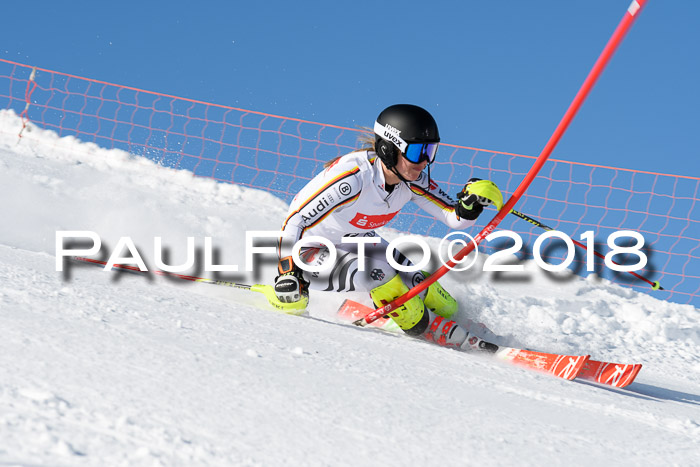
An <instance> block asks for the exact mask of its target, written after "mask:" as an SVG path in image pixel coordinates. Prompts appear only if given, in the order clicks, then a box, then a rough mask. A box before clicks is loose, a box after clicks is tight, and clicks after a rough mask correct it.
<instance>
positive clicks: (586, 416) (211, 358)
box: [0, 111, 700, 466]
mask: <svg viewBox="0 0 700 467" xmlns="http://www.w3.org/2000/svg"><path fill="white" fill-rule="evenodd" d="M20 127H21V122H20V121H19V119H18V118H17V117H16V116H15V115H14V114H12V113H10V112H7V111H2V112H0V187H1V188H0V189H1V193H2V201H3V202H2V204H1V205H0V219H2V222H1V223H0V464H2V465H95V466H97V465H100V466H101V465H532V466H540V465H630V466H632V465H634V466H636V465H666V464H670V465H700V331H699V326H698V316H699V315H698V310H697V309H696V308H694V307H692V306H690V305H679V304H674V303H668V302H664V301H660V300H657V299H655V298H653V297H652V296H651V295H646V294H641V293H638V292H636V291H633V290H631V289H627V288H623V287H620V286H618V285H615V284H611V283H609V282H608V281H605V280H600V279H596V278H594V277H590V278H589V279H586V280H584V279H581V278H579V277H576V276H573V277H569V276H566V275H564V276H563V277H558V278H551V277H549V276H546V275H544V274H542V273H541V272H540V271H538V270H537V268H535V267H533V266H532V265H530V264H528V265H527V272H526V273H520V274H517V275H511V274H505V273H502V274H500V275H496V274H494V273H484V272H480V271H479V268H478V267H475V268H472V269H470V270H469V271H467V272H462V273H457V272H454V273H449V274H447V275H446V276H445V277H444V278H443V279H442V280H441V283H442V284H443V285H444V287H445V288H446V289H447V290H449V291H450V292H451V293H452V294H453V295H454V296H455V297H456V298H457V300H458V301H459V303H460V312H459V315H458V321H460V322H461V323H463V324H465V325H467V324H469V323H470V320H471V321H474V322H483V323H485V324H486V325H487V326H488V327H489V328H490V329H491V330H492V331H493V332H494V333H495V334H497V335H498V337H497V338H496V339H497V341H498V343H500V344H505V345H511V346H523V347H527V348H532V349H537V350H542V351H550V352H566V353H572V354H591V355H592V357H593V358H597V359H601V360H611V361H620V362H628V363H632V362H634V363H642V364H643V365H644V368H643V369H642V371H641V373H640V374H639V376H638V377H637V380H636V382H635V383H633V384H632V385H631V386H629V387H628V388H627V389H624V390H621V389H614V388H608V387H602V386H599V385H596V384H593V383H588V382H583V381H578V380H577V381H573V382H568V381H564V380H560V379H556V378H554V377H551V376H548V375H545V374H539V373H535V372H532V371H527V370H523V369H519V368H516V367H513V366H509V365H507V364H505V363H501V362H499V361H495V360H493V359H490V358H487V357H485V356H482V355H473V354H467V353H461V352H457V351H454V350H449V349H445V348H441V347H438V346H436V345H433V344H430V343H427V342H423V341H418V340H415V339H412V338H409V337H406V336H404V335H397V334H388V333H385V332H381V331H377V330H372V329H359V328H356V327H353V326H351V325H347V324H344V323H340V322H338V321H337V319H336V317H335V310H336V309H337V307H338V305H339V304H340V303H341V301H342V299H344V298H353V299H355V300H358V301H361V302H363V303H365V304H369V301H368V297H367V295H366V294H365V293H350V294H333V293H322V292H319V293H313V292H312V295H311V306H310V310H309V311H310V312H309V315H308V316H305V317H295V316H288V315H283V314H279V313H276V312H273V311H270V310H271V309H270V308H269V306H268V305H267V304H266V303H265V300H264V298H263V297H262V296H258V294H255V293H253V292H247V291H243V290H237V289H232V288H228V287H222V286H216V285H211V284H203V283H192V282H186V281H177V280H172V279H168V278H163V277H158V276H153V275H145V274H142V275H137V274H125V273H118V272H107V271H104V270H102V269H101V268H98V267H95V266H76V265H73V264H70V263H68V264H66V271H65V272H64V273H61V272H57V270H56V258H55V255H56V231H59V230H70V231H93V232H96V233H97V234H98V235H99V236H100V238H101V240H102V243H103V246H104V248H105V251H106V252H107V253H110V252H111V249H112V248H114V247H115V245H116V244H117V241H118V240H119V238H120V237H123V236H128V237H131V238H132V239H133V241H134V243H135V245H136V246H137V247H138V250H139V252H140V253H141V254H142V255H143V257H144V259H145V261H146V263H147V264H149V265H152V264H153V254H154V245H153V238H154V237H157V236H160V237H162V239H163V240H162V241H163V245H164V247H165V248H167V249H168V250H169V251H170V261H169V263H170V264H179V263H182V262H183V261H184V259H185V252H186V248H185V247H186V240H187V237H194V238H195V241H196V244H197V247H198V248H201V247H202V245H203V241H204V237H212V242H213V245H214V246H215V248H216V251H217V253H218V256H217V261H218V264H227V265H230V264H237V265H240V268H241V270H243V268H244V265H245V256H244V252H243V250H244V249H245V242H244V238H245V232H246V231H249V230H277V229H279V226H280V224H281V221H282V219H283V217H284V215H285V211H286V205H285V204H284V203H283V202H282V201H280V200H279V199H277V198H275V197H273V196H271V195H269V194H267V193H264V192H261V191H257V190H251V189H245V188H241V187H238V186H234V185H228V184H221V183H215V182H213V181H210V180H206V179H201V178H194V177H193V176H192V175H191V174H190V173H188V172H184V171H174V170H171V169H165V168H162V167H159V166H157V165H156V164H154V163H152V162H150V161H148V160H146V159H144V158H139V157H130V156H129V155H128V154H126V153H124V152H122V151H118V150H105V149H101V148H98V147H97V146H95V145H92V144H85V143H81V142H79V141H78V140H76V139H74V138H71V137H66V138H59V137H58V136H57V135H56V134H55V133H52V132H49V131H43V130H40V129H37V128H35V127H32V126H31V125H30V126H29V128H28V130H25V132H24V133H23V136H22V138H21V141H19V140H18V137H17V133H18V131H19V128H20ZM484 217H489V216H488V215H485V216H484ZM486 220H488V219H486ZM486 220H483V221H480V223H479V225H482V226H483V225H484V223H485V222H486ZM476 231H477V230H476V228H475V231H474V232H472V234H475V233H476ZM382 234H383V235H385V236H386V237H387V238H388V239H392V238H395V237H396V235H398V233H397V232H396V231H393V230H391V229H386V230H383V231H382ZM430 242H431V245H436V244H437V239H430ZM124 254H125V255H126V254H127V252H126V251H125V253H124ZM272 263H273V261H272V260H270V261H267V262H264V264H260V265H259V267H258V271H260V272H259V273H255V274H254V273H245V272H241V273H237V274H229V275H227V276H226V278H227V279H229V280H231V279H233V280H237V281H240V282H247V283H254V282H267V283H269V282H271V276H272V275H273V272H272V271H273V268H274V264H272Z"/></svg>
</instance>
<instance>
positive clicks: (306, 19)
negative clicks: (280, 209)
mask: <svg viewBox="0 0 700 467" xmlns="http://www.w3.org/2000/svg"><path fill="white" fill-rule="evenodd" d="M629 3H630V2H629V0H592V1H587V2H573V1H561V0H558V1H554V0H547V1H534V2H522V1H514V0H513V1H502V2H485V1H466V0H465V1H460V2H457V1H454V2H447V1H435V0H434V1H431V2H417V1H402V2H384V1H377V0H374V1H365V0H359V1H353V2H343V3H341V2H328V1H325V2H321V1H299V2H288V1H279V2H276V1H269V2H252V1H250V2H235V1H228V2H206V1H204V2H197V3H195V2H182V1H170V2H165V1H146V2H133V1H120V2H109V3H107V2H94V1H92V2H87V1H72V2H49V1H35V2H15V3H12V4H8V5H6V7H5V12H6V14H7V16H6V21H5V23H4V24H3V28H1V29H0V44H1V45H0V57H2V58H5V59H8V60H12V61H17V62H20V63H25V64H28V65H34V66H38V67H42V68H48V69H52V70H56V71H61V72H64V73H69V74H75V75H79V76H85V77H89V78H93V79H98V80H103V81H108V82H112V83H116V84H122V85H127V86H133V87H138V88H142V89H146V90H151V91H157V92H161V93H166V94H173V95H177V96H182V97H187V98H192V99H197V100H202V101H207V102H214V103H218V104H223V105H231V106H235V107H241V108H247V109H252V110H257V111H262V112H267V113H273V114H278V115H283V116H289V117H297V118H302V119H305V120H312V121H318V122H323V123H330V124H335V125H341V126H349V127H354V126H357V125H365V126H369V125H371V124H372V123H373V121H374V119H375V117H376V115H377V114H378V113H379V111H381V110H382V109H383V108H384V107H386V106H388V105H391V104H394V103H400V102H401V103H403V102H405V103H414V104H418V105H421V106H423V107H425V108H427V109H428V110H429V111H431V112H432V113H433V115H434V116H435V117H436V119H437V120H438V124H439V125H440V131H441V135H442V140H443V141H444V142H447V143H452V144H459V145H464V146H473V147H479V148H484V149H492V150H499V151H504V152H513V153H519V154H527V155H533V156H536V155H538V154H539V153H540V151H541V150H542V147H543V146H544V144H545V143H546V141H547V140H548V138H549V137H550V135H551V134H552V132H553V130H554V128H555V127H556V125H557V123H558V122H559V119H560V118H561V116H562V115H563V113H564V111H565V110H566V108H567V107H568V105H569V103H570V102H571V100H572V99H573V97H574V95H575V93H576V91H577V90H578V88H579V86H580V85H581V83H582V82H583V80H584V79H585V77H586V75H587V73H588V71H589V70H590V68H591V66H592V65H593V63H594V62H595V60H596V58H597V57H598V55H599V53H600V51H601V50H602V49H603V47H604V45H605V43H606V42H607V40H608V39H609V37H610V35H611V34H612V32H613V30H614V29H615V27H616V26H617V24H618V23H619V21H620V19H621V18H622V16H623V14H624V12H625V10H626V9H627V7H628V5H629ZM699 17H700V4H699V3H698V2H691V1H661V0H650V2H649V4H648V5H647V7H646V8H645V10H644V11H643V12H642V14H641V16H640V17H639V19H638V20H637V21H636V23H635V25H634V26H633V28H632V30H631V32H630V34H629V35H628V36H627V37H626V39H625V41H624V42H623V43H622V45H621V47H620V49H619V50H618V52H617V54H616V55H615V56H614V57H613V59H612V61H611V63H610V65H609V66H608V68H607V69H606V71H605V73H604V74H603V75H602V77H601V79H600V81H599V82H598V84H597V86H596V87H595V88H594V90H593V92H592V93H591V95H590V97H589V99H588V100H587V101H586V103H585V104H584V106H583V108H582V110H581V112H580V113H579V114H578V116H577V117H576V119H575V120H574V122H573V124H572V125H571V127H570V128H569V130H568V132H567V133H566V135H565V136H564V138H563V139H562V141H561V142H560V144H559V146H558V147H557V148H556V149H555V151H554V154H553V155H552V157H553V158H556V159H563V160H570V161H578V162H588V163H592V164H601V165H609V166H615V167H624V168H630V169H637V170H645V171H652V172H662V173H673V174H682V175H691V176H696V177H698V176H700V162H699V160H700V149H699V148H700V116H698V112H699V111H700V110H699V109H700V91H698V83H700V50H699V48H700V29H699V28H698V27H697V18H699ZM438 155H439V154H438Z"/></svg>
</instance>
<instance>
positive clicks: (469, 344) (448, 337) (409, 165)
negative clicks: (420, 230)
mask: <svg viewBox="0 0 700 467" xmlns="http://www.w3.org/2000/svg"><path fill="white" fill-rule="evenodd" d="M374 136H375V138H374V147H373V148H372V149H369V150H359V151H355V152H351V153H350V154H346V155H344V156H341V157H339V158H337V159H335V160H333V161H331V162H329V163H327V164H326V168H325V170H324V171H323V172H321V173H320V174H318V175H316V176H315V177H314V178H313V179H312V180H311V181H310V182H309V183H308V184H307V185H306V186H305V187H304V188H303V189H302V190H301V191H300V192H299V193H298V194H297V195H296V197H295V198H294V200H293V201H292V203H291V205H290V207H289V212H288V215H287V218H286V219H285V221H284V224H283V225H282V238H281V241H280V245H279V258H280V260H279V264H278V273H279V275H278V276H277V277H276V279H275V294H276V295H277V298H278V300H279V301H280V302H281V303H280V305H282V307H284V306H285V305H286V306H289V307H290V308H295V309H299V308H306V305H307V304H308V299H309V298H308V289H309V288H311V289H316V290H326V291H330V290H335V291H338V292H340V291H352V290H367V291H369V292H370V296H371V297H372V300H373V301H374V304H375V305H376V306H377V307H379V306H382V305H383V304H386V303H388V302H390V301H391V300H393V299H395V298H397V297H399V296H400V295H403V294H404V293H406V292H408V290H409V287H413V286H414V285H416V284H417V283H418V282H420V281H422V280H423V278H424V275H423V274H422V273H421V272H411V273H407V272H398V271H397V270H396V269H395V268H394V267H392V266H391V265H390V264H389V262H388V260H387V258H386V256H385V255H386V250H387V246H388V243H387V242H386V240H384V239H383V238H381V237H379V236H378V234H377V233H376V232H375V229H377V228H379V227H381V226H383V225H385V224H387V223H388V222H389V221H390V220H391V219H392V218H393V217H394V216H395V215H396V214H398V213H399V211H400V210H401V208H403V206H404V205H405V204H406V203H407V202H409V201H413V202H414V203H416V204H417V205H418V206H420V207H421V208H422V209H423V210H425V211H426V212H428V213H429V214H431V215H432V216H434V217H435V218H437V219H440V220H441V221H442V222H444V223H445V224H447V226H449V227H450V228H451V229H464V228H467V227H470V226H472V225H473V224H474V222H475V220H476V218H477V217H478V216H479V214H481V212H482V211H483V208H484V206H487V205H489V204H491V203H493V202H496V204H497V205H500V204H502V195H501V193H500V191H499V190H498V188H497V187H496V185H495V184H493V183H492V182H490V181H486V180H479V179H476V178H472V179H470V180H469V182H467V184H466V186H465V187H464V189H463V190H462V191H461V192H460V193H459V194H458V201H457V202H455V201H453V200H452V199H451V198H450V197H449V196H448V195H447V194H446V193H445V192H443V191H442V190H441V189H440V188H439V187H438V186H437V184H436V183H435V182H434V181H432V180H430V176H429V173H430V172H429V170H428V174H426V173H425V172H424V171H423V170H424V169H425V168H426V167H428V169H429V165H430V164H431V163H432V162H433V161H434V160H435V154H436V152H437V149H438V143H439V142H440V135H439V133H438V127H437V124H436V122H435V120H434V119H433V117H432V116H431V115H430V113H428V111H426V110H425V109H422V108H421V107H418V106H415V105H408V104H398V105H392V106H390V107H388V108H386V109H385V110H384V111H382V112H381V113H380V114H379V116H378V117H377V120H376V122H375V124H374ZM311 236H318V237H321V238H323V239H325V241H326V242H329V243H332V244H333V245H334V246H335V250H337V254H336V255H333V253H334V252H333V251H331V250H329V248H328V247H327V246H324V244H323V243H321V242H320V239H319V241H318V242H317V243H314V239H310V238H309V237H311ZM302 237H305V240H307V239H308V240H311V241H310V242H307V241H305V242H304V245H305V246H304V247H302V248H301V250H300V252H299V258H300V259H301V260H302V261H303V262H304V263H305V264H306V265H308V266H311V267H313V268H314V269H316V270H321V272H313V273H309V272H304V271H303V270H302V269H301V268H300V267H299V265H298V264H295V262H294V260H293V259H292V248H293V246H294V244H295V243H296V242H297V241H299V240H300V239H301V238H302ZM352 237H355V238H352ZM357 237H360V238H357ZM372 241H373V243H369V242H372ZM393 259H394V261H396V263H398V264H401V265H411V263H410V261H409V260H408V259H407V258H406V257H405V256H404V255H403V254H401V253H400V252H398V251H395V252H394V255H393ZM361 263H364V264H361ZM363 266H364V267H363ZM456 312H457V302H456V301H455V300H454V298H452V296H451V295H450V294H449V293H447V292H446V291H445V290H444V289H443V288H442V287H441V286H440V284H439V283H438V282H435V283H433V284H432V285H431V286H430V287H428V288H427V290H426V291H424V292H423V293H422V294H419V295H418V296H416V297H413V298H412V299H410V300H409V301H407V302H406V303H405V304H404V305H403V306H401V307H400V308H398V309H396V310H394V311H392V313H391V317H392V318H393V319H394V321H395V322H396V324H397V325H398V326H399V327H400V328H401V329H402V330H403V331H404V332H406V333H407V334H409V335H411V336H416V337H419V336H422V337H424V338H427V339H429V340H433V341H435V342H437V343H439V344H441V345H445V346H449V347H458V348H460V349H463V350H470V349H479V348H483V347H484V345H486V343H485V342H484V343H483V344H482V345H481V347H480V345H479V344H480V343H481V342H483V341H482V340H481V339H480V338H478V337H477V336H470V335H469V334H468V332H467V331H466V330H465V329H464V328H462V327H461V326H459V325H457V324H456V323H455V322H454V321H452V320H450V318H451V317H452V316H453V315H454V314H455V313H456Z"/></svg>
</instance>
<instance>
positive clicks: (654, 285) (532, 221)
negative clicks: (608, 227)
mask: <svg viewBox="0 0 700 467" xmlns="http://www.w3.org/2000/svg"><path fill="white" fill-rule="evenodd" d="M510 213H511V214H514V215H516V216H518V217H519V218H521V219H523V220H526V221H528V222H529V223H530V224H532V225H535V226H537V227H539V228H541V229H543V230H546V231H551V230H554V229H553V228H551V227H549V226H546V225H544V224H543V223H542V222H540V221H538V220H537V219H533V218H532V217H530V216H528V215H527V214H523V213H522V212H519V211H516V210H515V209H511V210H510ZM571 241H572V242H574V245H576V246H579V247H581V248H583V249H584V250H586V249H587V248H586V245H584V244H583V243H581V242H577V241H576V240H574V239H573V238H572V239H571ZM593 254H594V255H596V256H597V257H598V258H602V259H605V256H604V255H603V254H601V253H598V252H597V251H596V250H593ZM610 261H611V262H612V263H613V264H616V265H618V266H619V265H620V263H617V262H615V261H613V260H610ZM627 272H629V273H630V274H632V275H633V276H634V277H636V278H637V279H641V280H643V281H644V282H646V283H647V284H649V285H650V286H651V289H652V290H664V288H663V287H661V284H659V281H650V280H649V279H647V278H646V277H644V276H642V275H640V274H637V273H636V272H634V271H627Z"/></svg>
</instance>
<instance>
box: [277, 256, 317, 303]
mask: <svg viewBox="0 0 700 467" xmlns="http://www.w3.org/2000/svg"><path fill="white" fill-rule="evenodd" d="M277 271H278V272H279V276H277V277H276V278H275V295H277V299H278V300H279V301H280V302H283V303H292V302H298V301H299V300H301V299H302V297H308V296H309V281H307V280H305V279H304V276H303V274H302V270H301V269H300V268H299V267H298V266H297V265H296V264H294V261H292V257H291V256H287V257H285V258H282V259H280V262H279V263H278V265H277Z"/></svg>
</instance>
